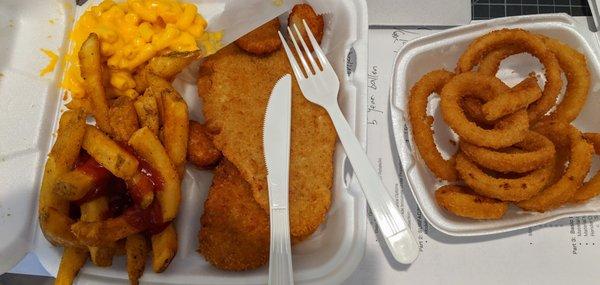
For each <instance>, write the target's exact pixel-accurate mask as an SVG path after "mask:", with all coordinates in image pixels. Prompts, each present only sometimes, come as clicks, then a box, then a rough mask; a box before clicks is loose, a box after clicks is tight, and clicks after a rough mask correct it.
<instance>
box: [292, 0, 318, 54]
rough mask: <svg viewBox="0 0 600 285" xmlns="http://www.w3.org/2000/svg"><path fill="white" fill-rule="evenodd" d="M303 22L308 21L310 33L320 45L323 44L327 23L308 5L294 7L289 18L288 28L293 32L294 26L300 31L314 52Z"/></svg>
mask: <svg viewBox="0 0 600 285" xmlns="http://www.w3.org/2000/svg"><path fill="white" fill-rule="evenodd" d="M302 20H305V21H306V24H307V25H308V27H309V28H310V31H311V32H312V33H313V35H314V36H315V39H316V40H317V42H318V43H321V40H322V39H323V32H324V30H325V21H324V20H323V16H322V15H317V13H315V10H313V8H312V7H311V6H310V5H308V4H299V5H296V6H294V8H293V9H292V12H291V13H290V15H289V16H288V26H290V28H291V29H292V30H293V27H294V25H296V27H297V28H298V30H300V33H301V34H302V38H303V39H304V41H305V42H306V44H307V45H309V48H310V50H311V51H312V46H311V45H310V40H309V39H308V34H307V33H306V31H305V29H304V24H303V23H302Z"/></svg>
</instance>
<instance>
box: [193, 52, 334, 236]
mask: <svg viewBox="0 0 600 285" xmlns="http://www.w3.org/2000/svg"><path fill="white" fill-rule="evenodd" d="M287 73H290V74H291V73H292V70H291V67H290V65H289V62H288V59H287V58H286V55H285V53H284V51H283V50H279V51H276V52H274V53H272V54H270V55H268V56H264V57H256V56H252V55H249V54H247V53H245V52H243V51H242V50H240V49H239V48H238V47H237V46H236V45H229V46H228V47H225V48H223V49H222V50H221V51H219V52H218V53H217V54H214V55H212V56H211V57H209V58H207V59H206V61H205V62H204V64H203V65H202V66H201V68H200V77H199V79H198V93H199V95H200V97H201V98H202V99H203V111H204V116H205V118H206V126H207V128H208V130H209V132H211V134H212V135H213V141H214V143H215V146H216V147H217V148H218V149H219V150H221V151H222V152H223V155H224V156H225V157H226V158H227V159H228V160H229V161H231V162H232V163H233V164H234V165H235V166H236V167H237V168H238V169H239V171H240V173H241V175H242V177H243V179H244V180H246V181H248V183H249V184H250V186H251V188H252V191H253V195H254V198H255V199H256V201H257V202H258V204H260V205H261V207H262V208H263V209H265V210H268V209H269V205H268V192H267V183H266V174H267V173H266V168H265V161H264V156H263V142H262V126H263V120H264V114H265V109H266V105H267V100H268V98H269V96H270V93H271V90H272V88H273V86H274V85H275V83H276V82H277V80H279V78H281V77H282V76H283V75H284V74H287ZM335 142H336V134H335V130H334V127H333V124H332V122H331V120H330V118H329V116H328V115H327V113H326V112H325V110H324V109H323V108H321V107H319V106H317V105H315V104H313V103H311V102H309V101H307V100H306V99H305V98H304V96H303V95H302V93H301V91H300V88H299V87H298V84H297V82H296V81H295V79H294V82H293V86H292V131H291V158H290V196H289V197H290V198H289V199H290V225H291V233H292V236H294V237H301V236H307V235H310V234H311V233H313V232H314V231H315V230H316V229H317V228H318V226H319V225H320V224H321V223H322V222H323V220H324V219H325V215H326V213H327V210H328V209H329V206H330V204H331V187H332V181H333V179H332V177H333V153H334V147H335Z"/></svg>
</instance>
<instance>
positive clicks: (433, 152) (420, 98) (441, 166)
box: [408, 69, 458, 181]
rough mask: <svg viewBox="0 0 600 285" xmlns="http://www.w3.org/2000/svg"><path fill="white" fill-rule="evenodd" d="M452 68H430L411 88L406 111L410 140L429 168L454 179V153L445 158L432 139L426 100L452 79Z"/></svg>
mask: <svg viewBox="0 0 600 285" xmlns="http://www.w3.org/2000/svg"><path fill="white" fill-rule="evenodd" d="M453 76H454V74H453V73H452V72H449V71H446V70H443V69H439V70H434V71H431V72H429V73H427V74H425V75H423V77H421V79H419V81H418V82H417V83H415V85H414V86H413V87H412V88H411V89H410V97H409V100H408V114H409V118H410V123H411V126H412V128H411V129H412V134H413V140H414V141H415V145H416V146H417V150H418V151H419V154H420V155H421V158H423V161H425V164H426V165H427V167H429V170H431V172H433V173H434V174H435V175H436V176H437V177H438V178H440V179H443V180H447V181H456V180H457V179H458V174H457V173H456V168H455V167H454V157H451V158H450V159H444V157H442V154H441V153H440V151H439V150H438V148H437V145H436V144H435V141H434V139H433V129H432V127H431V125H432V124H433V117H432V116H429V115H428V114H427V102H428V99H429V96H431V95H432V94H433V93H434V92H435V93H437V94H439V93H441V90H442V88H443V87H444V85H445V84H446V83H447V82H448V81H449V80H450V79H452V77H453Z"/></svg>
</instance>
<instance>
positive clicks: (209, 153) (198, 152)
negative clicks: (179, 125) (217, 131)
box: [187, 121, 223, 169]
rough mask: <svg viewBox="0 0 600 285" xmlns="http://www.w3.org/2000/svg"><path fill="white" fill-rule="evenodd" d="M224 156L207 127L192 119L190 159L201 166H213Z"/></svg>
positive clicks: (189, 141)
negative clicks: (208, 132) (211, 137)
mask: <svg viewBox="0 0 600 285" xmlns="http://www.w3.org/2000/svg"><path fill="white" fill-rule="evenodd" d="M222 156H223V155H222V154H221V152H220V151H219V150H218V149H217V148H216V147H215V144H214V143H213V142H212V140H211V139H210V137H209V136H208V134H207V131H206V128H205V127H204V126H203V125H202V124H200V123H198V122H196V121H190V137H189V139H188V153H187V158H188V161H189V162H191V163H192V164H194V165H195V166H197V167H199V168H203V169H204V168H212V167H214V166H215V165H216V164H217V163H218V162H219V160H220V159H221V157H222Z"/></svg>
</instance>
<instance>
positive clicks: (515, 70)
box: [390, 14, 600, 236]
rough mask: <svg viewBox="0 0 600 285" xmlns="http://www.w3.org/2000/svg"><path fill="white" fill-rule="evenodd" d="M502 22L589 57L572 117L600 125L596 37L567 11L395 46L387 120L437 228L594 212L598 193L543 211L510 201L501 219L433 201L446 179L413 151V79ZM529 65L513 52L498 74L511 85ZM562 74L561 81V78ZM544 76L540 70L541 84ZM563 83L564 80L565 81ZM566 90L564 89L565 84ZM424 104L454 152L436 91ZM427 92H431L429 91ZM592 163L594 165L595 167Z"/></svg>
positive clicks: (506, 227)
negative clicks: (587, 84)
mask: <svg viewBox="0 0 600 285" xmlns="http://www.w3.org/2000/svg"><path fill="white" fill-rule="evenodd" d="M501 28H521V29H525V30H529V31H531V32H534V33H539V34H543V35H547V36H551V37H554V38H557V39H559V40H560V41H562V42H564V43H566V44H569V45H570V46H572V47H574V48H576V49H577V50H579V51H580V52H582V53H584V54H585V55H586V57H587V61H588V68H589V69H590V72H591V78H592V88H591V90H590V94H589V97H588V99H587V102H586V105H585V107H584V108H583V111H582V112H581V114H580V115H579V117H578V118H577V120H575V121H574V122H573V123H574V125H575V126H576V127H578V128H579V129H581V130H582V131H584V132H590V131H600V125H599V124H598V122H599V121H600V113H598V110H599V109H600V100H598V98H597V96H598V95H599V93H600V92H599V91H600V90H599V89H600V85H599V84H598V76H599V75H600V65H599V63H598V59H597V56H596V54H597V53H596V52H595V51H596V50H597V49H598V43H599V42H598V40H597V38H595V39H596V40H595V41H594V40H593V39H594V37H591V38H592V40H591V41H590V42H591V44H592V45H593V46H590V44H588V42H586V39H585V38H584V36H582V34H585V33H588V34H589V33H590V32H589V31H588V29H587V27H582V26H579V25H578V23H577V22H576V21H575V20H574V19H573V18H572V17H570V16H567V15H565V14H550V15H535V16H519V17H509V18H500V19H495V20H490V21H485V22H480V23H475V24H471V25H467V26H462V27H457V28H453V29H449V30H446V31H442V32H439V33H436V34H433V35H431V36H426V37H422V38H419V39H416V40H414V41H411V42H409V43H407V44H406V45H405V46H404V47H403V48H402V49H401V50H400V51H399V52H398V56H397V59H396V63H395V69H394V75H393V79H392V89H391V91H390V108H391V117H390V118H391V121H392V128H393V133H394V139H395V143H396V147H397V151H398V154H399V155H400V159H401V161H402V163H401V167H402V169H403V170H404V173H405V175H406V176H407V180H408V182H409V183H408V184H409V185H410V188H411V191H412V193H413V195H414V197H415V198H416V200H417V202H418V204H419V206H420V208H421V210H422V211H423V214H424V215H425V217H426V218H427V220H428V221H429V223H431V224H432V225H433V226H434V227H435V228H436V229H438V230H440V231H442V232H444V233H446V234H449V235H453V236H478V235H489V234H496V233H502V232H507V231H513V230H517V229H522V228H526V227H529V226H535V225H540V224H544V223H548V222H551V221H554V220H557V219H560V218H564V217H574V216H584V215H595V214H598V213H599V212H598V211H599V210H600V199H599V198H596V199H593V200H591V201H590V202H588V203H587V204H584V205H572V204H568V205H565V206H563V207H561V208H559V209H556V210H552V211H549V212H546V213H535V212H525V211H522V210H521V209H519V208H517V207H516V206H514V205H511V206H510V208H509V211H508V212H507V213H506V214H505V216H504V217H503V218H502V219H501V220H495V221H475V220H470V219H465V218H460V217H457V216H454V215H452V214H449V213H448V212H446V211H444V210H443V209H441V208H440V207H438V206H437V204H436V202H435V197H434V192H435V190H436V189H437V188H438V187H439V186H441V185H443V184H445V183H444V182H441V181H439V180H437V179H436V178H435V176H434V175H433V174H432V173H431V172H430V171H429V169H428V168H427V166H426V165H425V163H424V162H423V160H422V159H421V157H420V156H419V154H418V151H416V147H415V146H414V142H413V140H412V132H411V126H410V121H409V120H408V112H407V108H408V107H407V106H408V94H409V90H410V88H411V87H412V86H413V84H414V83H415V82H416V81H417V80H418V79H419V78H420V77H421V76H423V75H424V74H425V73H427V72H429V71H432V70H435V69H440V68H444V69H446V70H450V71H453V70H454V68H455V66H456V62H457V60H458V58H459V57H460V55H461V54H462V53H463V52H464V50H465V48H466V47H467V45H468V44H469V43H470V42H471V41H473V40H474V39H475V38H477V37H479V36H481V35H483V34H486V33H488V32H490V31H492V30H496V29H501ZM532 66H534V68H533V71H536V73H538V74H542V73H543V72H542V67H541V65H540V63H539V61H538V60H537V59H534V58H533V57H531V56H529V55H517V56H513V57H510V58H508V59H507V60H505V61H504V62H503V63H502V65H501V67H500V70H499V72H498V74H497V76H498V77H499V78H500V79H502V80H503V81H504V82H506V83H507V84H509V86H513V85H515V84H516V83H518V82H520V81H521V80H522V79H523V78H525V76H527V74H528V73H530V72H531V71H532ZM564 80H565V79H564V77H563V81H564ZM543 82H545V78H544V77H543V74H542V76H541V79H540V84H542V83H543ZM565 85H566V84H565ZM563 90H564V89H563ZM432 97H434V98H435V99H432V100H430V102H429V103H430V104H429V106H428V110H429V113H430V114H434V115H433V116H434V119H435V122H434V127H433V129H434V132H435V133H436V134H435V139H436V142H437V143H438V145H439V147H440V151H441V152H442V154H443V155H445V156H446V157H448V156H450V155H451V154H452V153H454V152H455V150H456V148H457V146H455V145H452V144H451V143H450V140H451V139H452V140H455V139H456V135H455V134H454V133H453V132H452V131H449V128H448V127H447V125H446V124H445V123H444V122H443V119H442V116H441V113H440V110H439V108H438V105H439V97H437V96H432ZM430 98H431V97H430ZM595 169H596V167H593V168H592V173H595V172H594V171H595Z"/></svg>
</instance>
